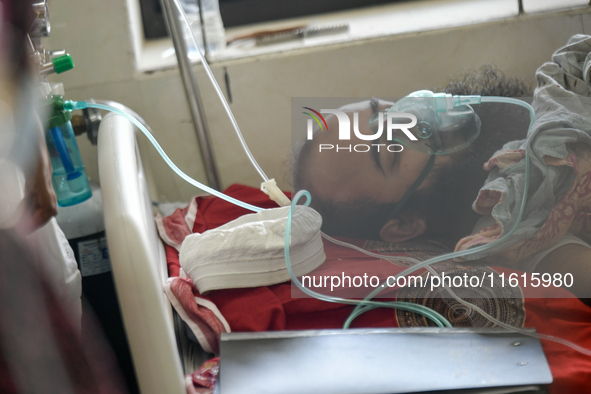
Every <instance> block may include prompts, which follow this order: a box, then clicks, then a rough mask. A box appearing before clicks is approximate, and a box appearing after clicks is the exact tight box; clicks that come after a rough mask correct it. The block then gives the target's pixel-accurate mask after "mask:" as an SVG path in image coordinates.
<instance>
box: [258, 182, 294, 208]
mask: <svg viewBox="0 0 591 394" xmlns="http://www.w3.org/2000/svg"><path fill="white" fill-rule="evenodd" d="M261 190H262V191H263V192H264V193H265V194H266V195H267V196H269V198H270V199H271V200H273V201H275V202H276V203H277V204H279V206H280V207H286V206H288V205H290V204H291V201H290V200H289V198H287V196H286V195H285V194H284V193H283V192H282V191H281V189H279V187H278V186H277V182H275V179H269V180H268V181H266V182H263V183H261Z"/></svg>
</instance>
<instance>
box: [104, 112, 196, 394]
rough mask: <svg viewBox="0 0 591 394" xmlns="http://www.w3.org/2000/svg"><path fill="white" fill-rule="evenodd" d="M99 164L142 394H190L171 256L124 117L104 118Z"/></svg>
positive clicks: (107, 225) (124, 313)
mask: <svg viewBox="0 0 591 394" xmlns="http://www.w3.org/2000/svg"><path fill="white" fill-rule="evenodd" d="M98 161H99V174H100V183H101V188H102V193H103V206H104V212H105V229H106V234H107V241H108V248H109V255H110V260H111V265H112V270H113V277H114V280H115V287H116V289H117V295H118V298H119V304H120V307H121V314H122V316H123V322H124V325H125V331H126V333H127V339H128V342H129V347H130V350H131V355H132V358H133V363H134V368H135V371H136V377H137V380H138V385H139V388H140V391H141V393H142V394H168V393H170V394H184V393H186V389H185V384H184V378H183V369H182V362H181V358H180V356H179V351H178V348H177V341H176V340H175V332H174V328H173V327H174V323H173V312H172V308H171V306H170V303H169V302H168V300H167V299H166V296H165V294H164V290H163V283H164V282H165V281H166V279H167V276H168V275H167V269H166V256H165V252H164V247H163V244H162V242H161V241H160V239H159V237H158V233H157V231H156V226H155V223H154V220H153V217H154V215H153V211H152V203H151V201H150V197H149V193H148V187H147V182H146V177H145V173H144V170H143V167H142V162H141V158H140V154H139V151H138V148H137V144H136V138H135V128H134V127H133V125H132V124H131V123H130V122H129V121H128V120H127V119H125V118H124V117H122V116H120V115H116V114H109V115H107V116H106V117H105V118H104V119H103V120H102V122H101V125H100V129H99V135H98Z"/></svg>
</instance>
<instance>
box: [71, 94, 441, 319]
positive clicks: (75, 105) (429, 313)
mask: <svg viewBox="0 0 591 394" xmlns="http://www.w3.org/2000/svg"><path fill="white" fill-rule="evenodd" d="M84 108H97V109H102V110H106V111H111V112H115V113H117V114H119V115H122V116H124V117H125V118H127V119H128V120H130V121H131V122H132V123H133V124H134V125H135V126H137V127H138V128H139V129H140V130H141V131H142V132H143V133H144V135H145V136H146V137H147V138H148V140H149V141H150V142H151V143H152V144H153V145H154V147H155V148H156V150H157V151H158V153H159V154H160V155H161V156H162V158H163V159H164V161H165V162H166V164H168V165H169V166H170V168H172V169H173V170H174V171H175V172H176V173H177V174H178V175H179V176H180V177H181V178H183V179H184V180H185V181H187V182H188V183H190V184H191V185H193V186H195V187H197V188H199V189H201V190H203V191H206V192H208V193H211V194H213V195H215V196H216V197H219V198H221V199H223V200H226V201H228V202H230V203H232V204H235V205H238V206H240V207H242V208H246V209H249V210H251V211H254V212H260V211H262V210H263V208H259V207H255V206H253V205H250V204H247V203H245V202H242V201H239V200H236V199H234V198H232V197H230V196H227V195H225V194H224V193H221V192H218V191H217V190H215V189H212V188H210V187H208V186H205V185H203V184H201V183H200V182H198V181H196V180H194V179H193V178H191V177H189V176H188V175H187V174H185V173H184V172H183V171H181V170H180V169H179V168H178V167H177V166H176V165H175V164H174V163H173V162H172V160H170V158H169V157H168V156H167V155H166V153H165V152H164V150H163V149H162V147H161V146H160V144H158V141H156V139H155V138H154V136H153V135H152V134H151V133H150V132H149V131H148V129H147V128H146V127H145V126H144V125H143V124H142V123H141V122H140V121H138V120H137V119H136V118H135V117H134V116H132V115H131V114H129V113H127V112H125V111H123V110H120V109H118V108H115V107H111V106H109V105H104V104H96V103H87V102H84V101H77V102H75V101H65V102H64V109H65V110H67V111H72V110H75V109H84ZM306 193H307V195H306V196H307V198H308V201H309V200H310V194H309V193H308V192H306ZM299 195H301V193H300V194H298V195H296V197H298V196H299ZM296 202H297V198H296V199H294V201H293V202H292V209H293V207H294V206H295V203H296ZM290 230H291V210H290V211H289V216H288V224H287V227H286V245H285V247H286V248H287V249H286V259H289V239H290V237H289V236H290ZM327 237H328V236H327ZM328 238H330V237H328ZM335 241H336V240H335ZM398 260H405V261H410V262H416V261H417V260H415V259H412V258H406V257H399V258H398ZM287 270H288V272H289V274H290V277H291V278H292V280H293V281H294V283H296V284H297V285H298V286H299V287H300V289H301V290H302V291H304V292H305V293H307V294H308V295H311V296H313V297H315V298H318V299H321V300H323V301H328V302H340V303H346V304H352V305H356V304H358V303H361V302H363V303H364V305H369V306H371V307H372V308H373V309H375V308H379V307H387V308H396V309H402V310H406V311H411V312H415V313H418V314H421V315H423V316H425V317H427V318H429V319H431V320H432V321H433V322H434V323H435V324H436V325H437V326H439V327H451V324H450V323H449V322H448V321H447V320H446V319H445V318H444V317H443V316H441V315H440V314H439V313H437V312H436V311H434V310H432V309H430V308H427V307H425V306H422V305H417V304H414V303H410V302H402V301H394V302H378V301H369V302H365V301H360V300H347V299H341V298H338V297H330V296H324V295H322V294H318V293H315V292H312V291H311V290H308V289H306V288H305V287H303V286H302V285H301V283H300V282H299V280H298V279H297V277H296V276H295V275H294V273H293V271H292V269H291V264H287Z"/></svg>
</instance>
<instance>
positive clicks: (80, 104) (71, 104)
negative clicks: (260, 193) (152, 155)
mask: <svg viewBox="0 0 591 394" xmlns="http://www.w3.org/2000/svg"><path fill="white" fill-rule="evenodd" d="M84 108H97V109H102V110H106V111H111V112H115V113H116V114H118V115H122V116H124V117H125V118H127V119H128V120H129V121H130V122H132V123H133V124H134V125H135V126H136V127H137V128H138V129H140V130H141V131H142V133H144V135H145V136H146V137H147V138H148V140H150V142H151V143H152V145H154V148H156V150H157V151H158V153H159V154H160V156H162V159H164V161H165V162H166V164H168V165H169V166H170V168H172V170H173V171H174V172H176V173H177V174H178V176H180V177H181V178H182V179H184V180H185V181H187V182H188V183H189V184H191V185H193V186H195V187H197V188H199V189H201V190H203V191H205V192H207V193H210V194H212V195H214V196H216V197H219V198H221V199H223V200H226V201H228V202H229V203H232V204H234V205H238V206H239V207H242V208H245V209H248V210H250V211H253V212H260V211H262V210H263V208H259V207H255V206H254V205H251V204H248V203H245V202H242V201H240V200H237V199H235V198H233V197H230V196H227V195H225V194H224V193H221V192H219V191H217V190H215V189H213V188H211V187H209V186H206V185H204V184H202V183H200V182H198V181H196V180H195V179H193V178H191V177H190V176H188V175H187V174H185V173H184V172H183V171H181V169H180V168H178V167H177V166H176V164H174V163H173V161H172V160H170V158H169V157H168V155H167V154H166V153H165V152H164V150H163V149H162V147H161V146H160V144H159V143H158V141H156V139H155V138H154V136H153V135H152V134H151V133H150V132H149V131H148V129H147V128H146V127H145V126H144V125H143V124H142V123H141V122H140V121H138V120H137V119H136V118H135V117H134V116H132V115H130V114H128V113H127V112H125V111H122V110H120V109H119V108H115V107H111V106H110V105H104V104H96V103H87V102H85V101H65V102H64V109H65V110H67V111H73V110H75V109H84Z"/></svg>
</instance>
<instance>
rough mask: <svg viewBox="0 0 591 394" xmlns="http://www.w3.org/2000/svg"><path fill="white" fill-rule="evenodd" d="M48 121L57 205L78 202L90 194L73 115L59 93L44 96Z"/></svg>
mask: <svg viewBox="0 0 591 394" xmlns="http://www.w3.org/2000/svg"><path fill="white" fill-rule="evenodd" d="M45 105H46V106H47V107H48V108H47V109H48V111H47V113H48V114H49V122H48V125H47V131H46V133H45V141H46V143H47V149H48V150H49V157H50V159H51V165H52V167H53V176H52V178H51V182H52V184H53V189H54V190H55V194H56V196H57V203H58V205H59V206H60V207H67V206H70V205H75V204H79V203H81V202H83V201H86V200H88V199H89V198H90V197H91V196H92V191H91V189H90V184H89V183H88V177H87V176H86V171H85V170H84V163H83V162H82V157H81V156H80V151H79V149H78V144H77V143H76V137H75V136H74V130H73V129H72V123H71V122H70V120H71V119H72V115H71V114H70V112H68V111H65V110H64V109H63V98H62V96H50V97H49V98H47V99H46V100H45Z"/></svg>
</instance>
